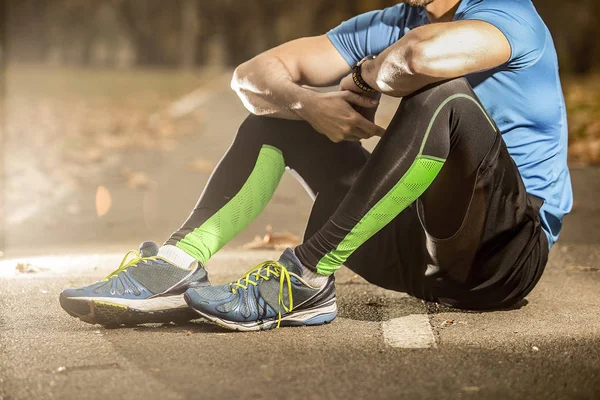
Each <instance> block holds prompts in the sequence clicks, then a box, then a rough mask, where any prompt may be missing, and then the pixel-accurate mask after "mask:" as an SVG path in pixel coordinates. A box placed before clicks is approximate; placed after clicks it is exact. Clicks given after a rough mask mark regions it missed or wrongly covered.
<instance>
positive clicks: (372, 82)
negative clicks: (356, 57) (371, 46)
mask: <svg viewBox="0 0 600 400" xmlns="http://www.w3.org/2000/svg"><path fill="white" fill-rule="evenodd" d="M378 63H379V60H378V59H372V60H367V61H365V62H364V63H363V65H362V68H361V71H362V78H363V80H364V81H365V83H366V84H367V85H369V86H370V87H372V88H373V89H374V90H375V91H377V92H379V91H380V90H379V85H378V84H377V74H378V72H379V67H378Z"/></svg>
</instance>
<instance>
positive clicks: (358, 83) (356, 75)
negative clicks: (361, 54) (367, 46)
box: [352, 56, 376, 92]
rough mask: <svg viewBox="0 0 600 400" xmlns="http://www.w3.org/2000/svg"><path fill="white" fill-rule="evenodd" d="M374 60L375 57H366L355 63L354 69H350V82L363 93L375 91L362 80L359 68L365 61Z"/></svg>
mask: <svg viewBox="0 0 600 400" xmlns="http://www.w3.org/2000/svg"><path fill="white" fill-rule="evenodd" d="M375 58H376V56H366V57H365V58H363V59H362V60H360V61H359V62H358V63H356V65H355V66H354V68H352V80H353V81H354V84H355V85H356V86H358V87H359V88H360V89H361V90H363V91H365V92H373V91H375V89H373V88H372V87H371V86H369V84H368V83H367V82H365V80H364V79H363V77H362V71H361V67H362V65H363V64H364V63H365V61H369V60H374V59H375Z"/></svg>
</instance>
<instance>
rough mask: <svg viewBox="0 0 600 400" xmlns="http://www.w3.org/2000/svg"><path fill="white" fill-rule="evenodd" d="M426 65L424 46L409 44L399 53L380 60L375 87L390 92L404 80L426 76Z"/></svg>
mask: <svg viewBox="0 0 600 400" xmlns="http://www.w3.org/2000/svg"><path fill="white" fill-rule="evenodd" d="M427 63H428V62H427V49H426V46H424V45H423V44H422V43H409V44H407V45H406V46H404V49H403V51H402V52H401V53H391V54H389V55H388V56H387V57H385V59H383V60H381V64H380V66H379V73H378V74H377V85H378V86H379V87H380V88H381V89H383V90H391V89H393V88H394V87H395V86H396V85H397V84H398V83H400V82H403V81H405V80H406V79H410V78H411V77H415V76H419V75H426V74H427V73H428V66H427Z"/></svg>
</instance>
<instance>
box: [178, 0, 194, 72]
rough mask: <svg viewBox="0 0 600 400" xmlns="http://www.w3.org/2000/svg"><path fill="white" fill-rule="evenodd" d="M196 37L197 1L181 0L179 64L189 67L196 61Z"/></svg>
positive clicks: (184, 67) (185, 67) (182, 66)
mask: <svg viewBox="0 0 600 400" xmlns="http://www.w3.org/2000/svg"><path fill="white" fill-rule="evenodd" d="M197 38H198V3H197V2H196V0H183V4H182V6H181V42H180V45H181V49H180V51H181V58H180V66H181V68H183V69H191V68H193V67H194V64H195V63H196V49H197V46H196V39H197Z"/></svg>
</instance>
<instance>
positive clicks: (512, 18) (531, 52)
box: [460, 0, 546, 69]
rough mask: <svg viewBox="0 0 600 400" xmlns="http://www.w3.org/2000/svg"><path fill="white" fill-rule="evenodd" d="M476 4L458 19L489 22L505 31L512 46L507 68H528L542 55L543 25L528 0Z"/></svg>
mask: <svg viewBox="0 0 600 400" xmlns="http://www.w3.org/2000/svg"><path fill="white" fill-rule="evenodd" d="M479 5H480V6H478V7H473V8H472V9H471V10H468V11H467V12H465V13H464V15H463V16H462V17H461V18H460V19H465V20H478V21H484V22H488V23H490V24H492V25H494V26H495V27H496V28H498V30H499V31H500V32H502V33H503V34H504V36H505V37H506V39H507V40H508V43H509V44H510V48H511V56H510V59H509V61H508V62H507V66H508V68H509V69H523V68H527V67H529V66H531V65H534V64H535V63H536V62H537V61H538V60H539V59H540V58H541V57H542V55H543V54H544V48H545V44H546V27H545V25H544V23H543V21H542V20H541V18H540V17H539V15H538V14H537V12H536V11H535V8H534V7H533V5H532V4H531V2H530V1H512V0H502V1H482V2H480V3H479Z"/></svg>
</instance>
